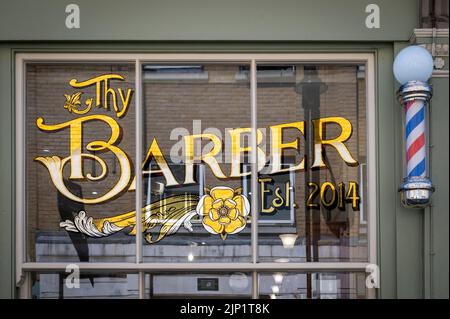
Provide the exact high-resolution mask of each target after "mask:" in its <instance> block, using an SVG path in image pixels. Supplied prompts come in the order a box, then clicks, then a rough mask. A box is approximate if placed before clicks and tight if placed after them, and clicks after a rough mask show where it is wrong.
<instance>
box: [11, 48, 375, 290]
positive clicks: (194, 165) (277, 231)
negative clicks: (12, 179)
mask: <svg viewBox="0 0 450 319" xmlns="http://www.w3.org/2000/svg"><path fill="white" fill-rule="evenodd" d="M125 58H126V59H127V60H126V61H125V60H123V59H124V55H120V56H119V55H117V56H115V55H113V54H111V55H105V59H103V58H101V57H99V56H92V57H90V56H89V55H86V56H83V58H82V59H81V60H73V58H72V57H71V56H69V55H64V54H55V55H45V56H44V55H43V56H41V55H40V54H29V55H23V56H21V57H20V58H19V60H18V66H23V69H22V68H20V67H19V68H18V74H17V77H18V79H23V81H18V83H19V86H18V88H17V89H18V90H19V92H21V93H22V94H21V95H19V99H18V101H17V103H18V105H17V110H18V111H17V116H18V132H19V133H18V151H17V158H18V163H19V164H18V171H17V176H18V184H19V188H18V189H19V191H18V198H17V207H18V212H17V214H18V218H17V220H18V223H19V224H18V226H19V227H18V229H19V230H20V229H23V234H22V235H23V236H22V237H20V238H21V239H23V243H21V242H20V241H19V243H18V248H17V249H18V250H17V254H18V256H19V257H18V269H19V275H22V272H23V273H25V276H26V278H28V279H27V280H29V281H30V283H31V285H29V286H31V287H33V288H32V292H31V291H30V292H29V294H28V295H29V296H30V297H31V296H33V297H35V298H66V297H67V298H71V297H73V298H77V297H79V295H85V296H87V297H100V296H107V297H131V298H134V297H140V298H171V297H177V296H186V297H190V298H197V297H210V296H211V297H229V296H239V297H243V298H248V297H258V296H259V297H264V298H266V297H267V298H268V297H277V298H361V297H362V298H364V297H367V296H369V295H370V293H368V292H367V291H366V289H365V287H364V280H363V279H364V271H365V267H366V266H367V265H369V264H370V263H373V262H375V259H374V258H375V255H376V254H375V253H374V239H375V237H374V227H375V225H374V220H375V219H374V212H375V208H374V205H375V204H374V202H373V199H374V197H375V195H376V194H375V188H374V187H373V185H374V184H373V180H374V178H375V176H373V170H370V167H373V165H374V158H373V148H374V142H373V140H372V139H371V138H370V134H371V133H372V134H373V132H371V131H370V130H371V129H373V127H374V125H373V121H374V120H375V119H374V118H373V117H374V116H373V114H374V113H371V112H372V110H373V107H374V106H373V97H372V96H371V94H373V87H372V86H373V82H372V80H371V78H372V77H373V74H372V73H369V71H370V72H372V71H373V70H372V71H371V68H373V66H372V64H370V63H371V61H372V60H371V59H372V55H370V54H353V55H347V54H333V55H331V54H330V55H324V54H321V55H315V54H308V55H301V54H299V55H288V56H285V55H282V54H281V55H272V56H271V55H261V56H260V55H258V54H244V55H237V54H236V55H234V54H228V55H202V54H197V55H192V56H190V55H188V56H183V55H168V56H167V57H166V58H164V57H163V58H161V56H160V55H157V56H152V55H151V54H149V55H145V54H143V55H130V56H129V57H125ZM105 61H110V62H105ZM130 61H131V62H130ZM371 114H372V115H371ZM371 121H372V122H371ZM21 125H23V128H21V127H20V126H21ZM21 129H22V130H21ZM21 132H23V134H22V133H21ZM136 132H137V133H136ZM255 145H256V148H255V149H254V148H253V146H255ZM371 154H372V155H371ZM371 156H372V157H371ZM21 169H23V170H21ZM252 171H253V172H256V174H252V173H251V172H252ZM371 172H372V173H371ZM136 176H137V177H136ZM20 186H23V188H20ZM369 197H370V199H372V201H369V200H368V199H369ZM369 203H370V205H369ZM22 224H23V225H22ZM22 226H23V227H22ZM139 232H141V234H140V233H139ZM137 235H138V236H137ZM69 263H70V264H75V265H76V266H77V267H80V269H81V274H82V276H81V277H82V278H81V280H82V288H81V290H77V291H75V290H66V289H65V288H64V287H63V285H64V284H65V282H66V278H67V277H68V276H67V274H66V273H65V265H66V264H69ZM127 264H128V265H131V264H132V266H133V268H132V269H133V271H130V269H131V268H130V267H127V266H126V265H127ZM88 265H89V266H92V265H95V270H96V271H97V273H92V272H90V270H92V267H89V266H88ZM102 267H104V268H103V269H104V271H102ZM324 269H325V270H326V271H324ZM280 276H281V277H282V278H284V279H282V280H284V281H283V284H281V282H280V283H278V281H279V280H280ZM273 280H275V281H277V283H276V284H273V283H272V281H273ZM275 286H276V287H275ZM272 288H273V289H275V291H273V289H272Z"/></svg>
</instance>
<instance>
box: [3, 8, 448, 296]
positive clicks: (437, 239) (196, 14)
mask: <svg viewBox="0 0 450 319" xmlns="http://www.w3.org/2000/svg"><path fill="white" fill-rule="evenodd" d="M74 3H75V4H77V5H78V7H79V10H80V27H79V28H73V29H69V28H67V27H66V25H65V21H66V18H67V15H68V14H69V13H68V12H66V7H67V5H69V4H70V2H65V1H52V0H40V1H26V0H19V1H2V3H1V4H0V109H1V114H2V116H1V117H0V121H1V124H0V140H1V152H0V154H1V155H0V156H1V159H0V175H1V176H2V178H1V179H0V188H1V193H0V194H1V197H0V207H1V208H0V227H1V232H0V238H1V239H0V257H1V258H0V282H1V283H2V284H1V286H0V297H2V298H20V297H21V296H29V295H28V294H27V293H24V292H23V290H24V289H25V288H23V286H22V288H21V289H20V288H19V287H17V283H18V281H19V282H21V283H23V282H24V279H23V278H26V276H27V275H26V274H27V273H30V272H32V271H34V270H27V269H31V268H27V267H25V268H23V269H21V270H20V272H22V271H23V274H20V273H19V274H18V267H19V266H20V267H21V266H22V265H25V266H26V261H24V260H20V256H19V259H18V255H17V254H18V251H20V249H21V248H20V247H18V244H21V241H20V239H19V240H18V238H20V237H21V236H23V235H24V234H21V233H20V232H21V225H20V224H19V225H18V224H17V223H18V218H17V216H18V214H19V213H20V212H18V210H19V208H18V207H17V206H18V205H17V200H18V196H19V195H18V194H17V190H18V189H19V191H20V187H19V188H18V187H17V186H18V185H22V184H21V183H22V182H21V181H20V180H18V177H17V170H18V166H20V167H22V164H21V163H20V161H18V158H17V154H18V150H17V145H19V144H18V142H17V139H18V136H17V125H18V124H17V123H18V122H17V118H16V117H17V109H16V108H17V103H18V101H17V99H18V96H20V95H21V94H23V92H18V88H17V85H18V83H20V82H21V81H23V79H17V74H18V73H17V68H18V65H17V61H19V60H18V56H21V55H22V56H24V57H25V58H27V57H33V56H39V54H44V55H45V54H49V56H50V57H51V56H58V54H65V55H67V54H71V55H73V57H74V59H75V60H77V57H78V56H80V55H83V54H94V55H95V56H96V57H99V56H100V57H101V55H102V54H104V55H105V56H106V55H108V54H118V55H123V56H125V57H126V56H127V55H130V57H131V58H130V59H131V60H133V59H134V57H135V56H139V55H142V56H143V57H144V59H147V56H146V55H148V57H149V59H151V57H152V56H153V55H155V54H157V55H159V56H164V55H165V54H168V55H171V54H175V55H176V54H180V55H181V56H183V55H194V56H195V55H197V54H198V55H199V56H200V57H202V56H207V55H214V54H217V55H219V56H222V55H229V56H233V55H236V56H240V55H242V56H245V57H246V56H247V55H248V56H249V57H250V58H249V59H253V58H252V57H251V56H252V55H255V56H256V57H258V55H264V57H269V58H268V59H270V56H271V55H278V56H280V57H282V56H283V55H287V56H288V57H289V55H292V56H294V55H296V54H299V55H302V54H306V55H311V56H314V55H320V54H326V55H328V56H330V57H331V61H333V60H334V59H333V58H332V56H333V54H336V55H342V56H345V55H352V54H361V55H368V56H370V57H373V69H372V70H371V71H370V72H371V73H369V74H372V75H373V77H372V79H371V81H373V88H374V92H373V95H374V100H373V101H372V102H373V105H374V107H375V109H374V112H373V113H370V112H369V113H368V115H367V116H368V117H370V116H372V115H370V114H373V116H374V118H371V119H369V118H368V121H369V122H370V121H373V123H374V133H375V136H373V137H367V139H368V140H370V139H371V138H373V141H374V144H373V145H371V147H373V149H374V150H375V153H374V154H373V155H374V157H375V163H376V166H375V167H373V169H374V173H375V174H374V178H375V180H374V181H373V182H374V184H373V185H375V189H372V192H371V193H369V194H368V196H369V199H368V200H369V202H371V204H370V205H372V206H371V207H375V209H374V211H375V215H376V216H372V218H373V219H371V220H372V222H374V223H375V225H370V226H369V227H371V229H372V230H371V231H372V235H373V238H374V239H375V241H374V242H372V243H371V244H370V245H371V246H370V247H369V248H370V249H372V250H373V249H375V252H374V253H373V255H374V259H373V261H375V262H376V264H377V265H378V267H379V271H380V272H379V275H380V280H379V288H377V289H375V290H376V291H375V292H374V293H372V295H371V296H375V297H378V298H448V295H449V287H448V282H449V280H448V273H449V260H448V259H449V256H448V251H449V246H448V243H449V241H448V234H449V219H448V216H449V208H448V192H449V189H448V185H449V181H448V176H449V173H448V162H449V152H448V150H449V139H448V118H449V114H448V112H449V107H448V103H449V97H448V92H449V91H448V85H449V83H448V63H449V62H448V4H447V29H442V28H441V29H439V28H438V29H434V30H433V29H430V28H421V22H420V16H421V5H422V4H421V1H418V0H399V1H387V0H376V1H362V0H341V1H331V0H320V1H308V0H299V1H293V0H286V1H278V2H275V1H266V0H263V1H256V0H248V1H205V0H193V1H181V0H169V1H139V0H135V1H131V2H129V3H127V4H124V2H121V1H106V0H98V1H84V0H78V1H76V2H74ZM371 4H375V5H376V7H377V8H379V12H378V14H379V15H378V16H377V17H375V18H374V19H377V18H379V21H378V25H376V24H377V23H375V26H373V25H371V23H370V21H367V18H368V16H369V15H371V14H374V11H373V7H369V9H367V8H368V6H369V5H371ZM370 8H372V9H370ZM375 11H376V9H375ZM376 13H377V12H375V14H376ZM411 44H417V45H425V47H426V48H427V49H430V50H431V49H432V48H434V49H433V50H436V51H435V52H437V53H435V56H436V57H438V58H440V59H442V61H443V62H444V63H443V66H442V68H439V69H437V68H436V69H435V71H434V72H433V76H432V78H431V79H430V83H431V84H432V86H433V97H432V100H431V105H430V109H429V176H430V178H431V179H432V181H433V185H434V187H435V188H436V191H435V192H434V194H433V195H432V204H431V206H429V207H427V208H425V209H408V208H404V207H403V206H402V205H401V202H400V194H399V192H398V188H399V187H400V185H401V181H402V178H403V177H404V176H403V175H404V164H403V156H404V151H403V143H404V142H403V116H402V114H403V109H402V107H401V106H400V104H399V103H398V101H397V98H396V91H397V89H398V87H399V84H398V83H396V81H395V79H394V75H393V72H392V64H393V61H394V57H395V56H396V54H397V53H398V52H399V51H400V50H401V49H402V48H404V47H406V46H408V45H411ZM30 59H32V58H30ZM50 59H51V58H50ZM160 59H161V60H164V58H160ZM245 59H247V58H245ZM256 59H258V58H256ZM44 60H45V59H44ZM180 60H181V61H182V60H183V58H181V59H180ZM219 60H221V59H220V58H219ZM321 61H322V60H321ZM68 80H69V79H68ZM68 80H67V81H68ZM368 93H369V92H368ZM23 175H24V178H25V179H26V173H23ZM20 196H21V195H20ZM20 196H19V197H20ZM20 207H24V205H20ZM20 221H22V222H23V219H22V218H19V222H20ZM23 228H25V227H23ZM18 232H19V233H18ZM22 262H23V263H22ZM18 264H20V265H18ZM20 267H19V268H20ZM30 267H31V266H30ZM42 267H44V266H42ZM133 267H134V266H133ZM205 267H207V266H205ZM267 267H268V266H267ZM44 268H45V267H44ZM44 268H39V269H40V271H45V270H46V269H44ZM244 268H245V269H244ZM130 269H131V268H130ZM130 269H127V271H131V270H133V271H137V272H140V271H142V269H140V268H139V267H136V268H133V269H131V270H130ZM255 269H256V270H255ZM47 270H53V271H54V270H55V268H52V267H50V268H49V269H47ZM185 270H186V271H189V268H186V269H185ZM240 270H242V271H247V272H252V271H254V272H256V271H258V270H261V269H258V267H256V268H254V269H251V267H250V266H248V265H246V266H245V267H243V268H242V269H240ZM269 270H270V269H268V268H267V269H262V270H261V271H269ZM292 270H293V269H289V271H292ZM310 270H311V269H310ZM312 270H313V269H312ZM108 271H111V269H108ZM145 271H149V272H151V271H152V270H151V266H149V267H148V269H147V268H146V269H145ZM158 271H160V269H158ZM209 271H211V269H209ZM221 271H223V269H222V270H221ZM24 274H25V275H24ZM21 275H23V278H22V279H21ZM253 278H255V277H253ZM26 281H27V280H26V279H25V282H26ZM253 296H255V294H253Z"/></svg>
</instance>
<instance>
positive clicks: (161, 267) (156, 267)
mask: <svg viewBox="0 0 450 319" xmlns="http://www.w3.org/2000/svg"><path fill="white" fill-rule="evenodd" d="M369 264H370V263H368V262H310V263H297V262H292V263H277V262H260V263H257V264H254V263H251V262H248V263H194V264H192V263H139V264H137V263H127V262H120V263H116V262H82V263H78V264H77V265H78V266H79V268H80V270H82V271H102V272H107V271H122V272H133V273H138V272H146V271H157V272H174V273H179V272H180V271H181V272H183V271H186V272H189V273H192V272H193V270H194V272H200V271H202V272H203V271H206V272H208V271H210V272H217V271H220V272H230V271H242V272H259V271H264V272H267V271H269V272H272V271H287V272H305V271H317V272H320V271H361V272H364V271H365V269H366V267H367V266H368V265H369ZM66 266H67V263H62V262H57V263H52V262H45V263H42V262H36V263H34V262H33V263H24V264H23V269H24V271H27V272H29V271H65V269H66Z"/></svg>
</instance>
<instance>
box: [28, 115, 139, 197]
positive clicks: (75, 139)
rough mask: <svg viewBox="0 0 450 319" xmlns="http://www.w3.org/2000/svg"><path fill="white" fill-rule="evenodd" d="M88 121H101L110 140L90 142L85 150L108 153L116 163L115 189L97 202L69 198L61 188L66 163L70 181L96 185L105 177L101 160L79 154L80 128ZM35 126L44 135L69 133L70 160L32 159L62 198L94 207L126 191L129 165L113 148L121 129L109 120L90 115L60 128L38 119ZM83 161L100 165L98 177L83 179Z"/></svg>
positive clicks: (52, 158)
mask: <svg viewBox="0 0 450 319" xmlns="http://www.w3.org/2000/svg"><path fill="white" fill-rule="evenodd" d="M90 121H101V122H103V123H106V124H108V126H109V127H110V128H111V137H110V138H109V141H107V142H105V141H99V140H97V141H92V142H90V143H88V144H87V145H86V149H87V150H88V151H93V152H98V151H103V150H107V151H110V152H112V153H113V154H114V156H116V158H117V160H118V162H119V166H120V178H119V180H118V182H117V183H116V185H114V187H113V188H112V189H110V190H109V191H108V192H107V193H106V194H104V195H101V196H100V197H97V198H80V197H78V196H76V195H74V194H72V193H71V192H70V191H69V190H68V189H67V187H66V185H65V184H64V177H63V170H64V165H65V164H66V163H67V162H69V161H70V177H69V178H70V179H85V178H87V179H88V180H90V181H96V180H99V179H102V178H103V177H105V176H106V174H107V165H106V163H105V161H104V160H103V159H102V158H101V157H99V156H96V155H93V154H89V153H82V136H83V134H82V132H83V124H84V123H86V122H90ZM36 125H37V126H38V127H39V129H41V130H42V131H46V132H49V131H59V130H61V129H64V128H67V127H69V129H70V156H68V157H66V158H60V157H59V156H45V157H42V156H39V157H36V158H35V160H36V161H38V162H40V163H42V164H43V165H44V166H45V167H46V168H47V169H48V171H49V173H50V177H51V179H52V181H53V184H54V185H55V186H56V188H57V189H58V190H59V191H60V192H61V193H62V194H63V195H64V196H66V197H67V198H69V199H72V200H74V201H76V202H80V203H84V204H98V203H101V202H104V201H107V200H108V199H111V198H112V197H114V196H116V195H118V194H119V193H120V192H122V191H123V190H124V189H125V187H127V185H128V183H129V182H130V179H131V167H130V162H129V160H128V157H127V155H126V154H125V152H124V151H122V150H121V149H120V148H119V147H117V146H115V145H114V143H116V142H117V140H118V139H119V137H120V133H121V128H120V126H119V124H118V123H117V122H116V121H115V120H114V119H113V118H111V117H109V116H106V115H90V116H85V117H81V118H77V119H74V120H71V121H67V122H64V123H60V124H55V125H47V124H44V119H43V118H42V117H39V118H38V119H37V120H36ZM83 158H90V159H92V160H94V161H96V162H97V163H98V164H100V166H101V173H100V174H99V175H98V176H92V175H91V174H90V173H87V174H86V177H85V176H84V175H83V165H82V164H83V163H82V162H83Z"/></svg>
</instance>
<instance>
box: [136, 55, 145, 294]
mask: <svg viewBox="0 0 450 319" xmlns="http://www.w3.org/2000/svg"><path fill="white" fill-rule="evenodd" d="M134 72H135V83H134V86H135V91H136V102H135V105H136V112H135V148H136V149H135V151H136V153H135V157H136V158H135V162H136V165H135V166H134V167H135V180H136V194H135V195H136V196H135V200H136V202H135V209H136V237H135V238H136V264H137V265H139V264H140V263H142V166H141V164H140V163H141V159H142V134H141V133H142V120H143V119H142V89H141V88H142V81H141V80H142V79H141V78H142V72H141V62H140V60H139V59H136V61H135V70H134ZM144 277H145V273H144V272H143V271H140V272H139V274H138V289H139V298H140V299H143V298H144V290H145V289H144V288H145V287H144Z"/></svg>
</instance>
